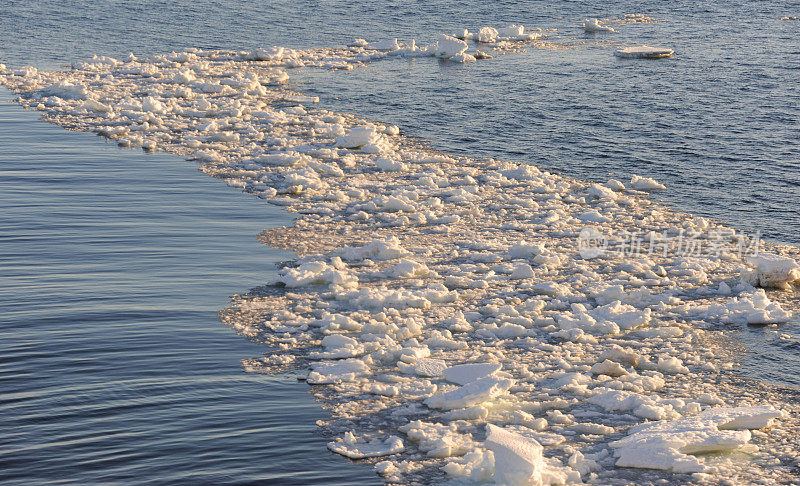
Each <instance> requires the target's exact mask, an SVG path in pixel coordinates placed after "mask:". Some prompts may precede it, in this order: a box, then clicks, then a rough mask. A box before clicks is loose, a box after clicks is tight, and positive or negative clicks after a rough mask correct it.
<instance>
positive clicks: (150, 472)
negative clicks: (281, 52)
mask: <svg viewBox="0 0 800 486" xmlns="http://www.w3.org/2000/svg"><path fill="white" fill-rule="evenodd" d="M0 207H2V208H3V210H2V212H0V281H1V282H2V285H0V423H2V430H3V433H2V434H0V482H2V483H3V484H43V483H72V484H91V483H101V482H103V483H105V482H112V483H119V482H125V483H136V484H149V483H173V482H183V483H185V482H190V483H214V484H225V483H237V484H239V483H243V482H251V481H252V482H262V483H268V484H269V483H274V482H275V481H278V479H279V480H280V484H298V485H302V484H309V483H313V482H323V483H327V482H330V483H337V484H364V483H365V482H370V481H375V477H374V475H373V473H372V471H371V470H370V469H369V468H359V467H356V466H353V465H348V464H347V463H346V462H345V461H342V460H341V459H340V458H339V457H338V456H334V455H333V454H330V453H328V452H327V451H326V450H325V442H326V441H325V439H324V438H322V437H321V436H319V435H317V434H316V433H315V432H316V425H315V421H316V420H317V419H318V418H320V417H321V416H322V412H321V410H320V409H319V406H318V405H317V404H315V403H314V401H313V400H312V398H311V396H310V395H308V387H307V386H306V385H305V384H301V383H298V382H297V381H296V379H295V378H294V377H293V376H275V377H268V376H265V375H257V374H247V373H244V372H243V370H242V367H241V364H240V360H241V359H244V358H250V357H258V356H261V355H262V353H263V347H262V346H259V345H257V344H253V343H250V342H249V341H247V340H246V339H244V338H242V337H239V336H237V335H236V334H235V333H234V332H233V331H232V330H231V329H229V328H227V327H225V326H224V325H222V324H221V323H220V322H219V319H218V318H217V312H218V310H219V309H221V308H222V307H224V306H225V305H226V304H227V302H228V296H229V295H231V294H233V293H236V292H241V291H245V290H247V289H248V288H249V287H252V286H256V285H261V284H263V282H264V281H265V280H268V279H270V278H271V277H272V276H273V275H274V274H273V271H274V265H273V262H274V261H275V260H276V259H279V258H286V257H287V254H285V253H282V252H278V251H275V250H271V249H268V248H267V247H265V246H263V245H261V244H259V243H258V242H257V241H256V240H255V234H256V233H257V232H258V231H260V230H261V229H263V228H264V227H266V226H270V225H276V224H286V223H288V222H290V221H291V219H290V218H289V217H288V216H287V215H285V214H283V213H280V212H278V211H276V210H275V209H272V208H268V207H267V206H266V205H265V204H264V203H263V202H261V201H259V200H257V199H254V198H250V197H247V196H245V195H243V194H241V193H238V192H236V191H233V190H229V189H228V188H227V187H226V185H225V184H224V183H221V182H219V181H216V180H213V179H210V178H209V177H207V176H206V175H204V174H201V173H199V172H197V170H196V167H195V166H194V165H193V164H192V163H189V162H185V161H182V160H181V159H179V158H177V157H173V156H167V155H164V154H156V155H146V154H143V153H141V152H133V151H123V150H120V149H117V148H116V147H115V146H114V145H109V144H106V143H103V142H102V140H101V139H99V138H97V137H96V136H93V135H89V134H84V133H69V132H66V131H64V130H62V129H61V128H59V127H55V126H51V125H48V124H46V123H43V122H41V121H38V120H37V114H36V113H34V112H25V111H23V110H22V108H20V107H19V106H17V105H13V104H10V102H9V96H8V94H7V92H5V91H4V92H3V95H2V100H1V101H0ZM287 438H291V440H290V441H289V440H287ZM311 458H313V460H312V459H311ZM274 484H277V483H274Z"/></svg>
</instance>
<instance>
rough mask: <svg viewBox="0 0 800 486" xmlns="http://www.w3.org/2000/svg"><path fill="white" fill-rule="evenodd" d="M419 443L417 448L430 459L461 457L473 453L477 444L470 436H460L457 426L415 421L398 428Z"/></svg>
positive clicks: (409, 438) (411, 439)
mask: <svg viewBox="0 0 800 486" xmlns="http://www.w3.org/2000/svg"><path fill="white" fill-rule="evenodd" d="M398 430H399V431H400V432H403V433H404V434H406V435H407V436H408V440H410V441H412V442H416V443H417V447H418V448H419V450H421V451H422V452H425V453H426V454H427V456H428V457H451V456H460V455H463V454H466V453H467V452H469V451H471V450H472V449H473V448H474V447H475V443H474V442H473V440H472V437H471V435H469V434H460V433H459V432H458V428H457V426H456V425H455V424H450V425H442V424H434V423H428V422H423V421H421V420H414V421H413V422H409V423H408V424H406V425H402V426H400V427H398Z"/></svg>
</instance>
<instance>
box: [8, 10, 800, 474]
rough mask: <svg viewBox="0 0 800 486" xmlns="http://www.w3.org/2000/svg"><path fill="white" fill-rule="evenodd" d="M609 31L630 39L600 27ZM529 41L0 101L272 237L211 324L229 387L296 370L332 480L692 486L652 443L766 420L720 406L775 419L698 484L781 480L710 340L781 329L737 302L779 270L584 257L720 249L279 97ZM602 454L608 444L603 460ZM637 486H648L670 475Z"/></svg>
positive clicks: (194, 75) (21, 75)
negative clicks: (748, 457)
mask: <svg viewBox="0 0 800 486" xmlns="http://www.w3.org/2000/svg"><path fill="white" fill-rule="evenodd" d="M628 21H630V22H639V21H641V22H645V21H647V20H646V17H644V16H636V17H630V18H628V17H626V18H625V19H617V20H613V21H612V20H607V19H606V20H603V21H602V24H603V25H612V22H615V23H613V25H617V23H625V22H628ZM540 37H541V33H540V32H538V31H533V30H531V31H528V30H526V29H525V28H524V27H522V26H519V25H513V26H509V27H507V28H500V29H498V28H495V27H484V28H481V29H480V30H479V31H478V32H476V33H470V32H469V31H464V32H463V33H462V34H459V35H457V36H452V37H450V36H441V37H439V38H438V40H437V41H436V43H435V44H432V45H427V46H418V45H417V44H416V43H415V42H408V43H406V42H400V41H396V40H395V39H390V40H389V41H386V42H384V41H378V42H372V43H370V42H368V41H366V40H357V41H355V42H353V43H352V44H351V45H350V46H345V47H335V48H320V49H306V50H303V49H286V48H282V47H271V48H269V47H268V48H262V49H256V50H247V51H224V50H200V49H193V50H189V51H186V52H176V53H169V54H164V55H159V56H153V57H151V58H146V59H145V58H138V57H136V56H128V57H126V58H124V59H119V60H117V59H111V58H103V57H93V58H90V59H87V60H85V61H83V62H79V63H75V64H74V68H73V69H72V70H69V71H65V72H46V71H37V70H36V69H35V68H24V69H12V70H4V71H2V72H0V82H2V83H3V84H4V85H6V86H7V87H9V89H11V90H12V91H14V92H15V93H17V94H18V96H19V98H18V101H19V102H20V103H22V104H23V105H24V106H27V107H29V108H34V109H37V110H40V111H41V112H42V114H43V116H44V118H45V119H47V120H48V121H52V122H54V123H57V124H59V125H61V126H64V127H66V128H69V129H76V130H91V131H95V132H96V133H99V134H101V135H103V136H104V137H106V138H108V139H110V140H114V141H116V142H117V143H118V144H120V145H121V146H125V147H142V148H149V149H151V150H163V151H167V152H171V153H175V154H179V155H181V156H183V157H186V158H187V159H191V160H194V161H196V162H197V163H198V165H199V166H200V168H201V170H202V171H204V172H205V173H207V174H209V175H211V176H214V177H217V178H219V179H222V180H224V181H225V182H227V184H228V185H230V186H231V187H235V188H238V189H240V190H242V191H244V192H247V193H249V194H253V195H255V196H257V197H260V198H262V199H264V200H265V201H267V202H269V203H271V204H274V205H277V206H280V207H283V208H286V209H287V210H288V211H290V212H292V213H293V214H295V215H296V216H297V220H296V222H295V223H294V225H292V226H291V227H285V228H273V229H270V230H266V231H265V232H263V233H262V234H261V235H260V239H261V240H262V241H264V242H266V243H268V244H270V245H272V246H274V247H276V248H283V249H288V250H293V251H295V252H297V256H296V257H294V258H293V259H291V261H288V262H284V263H282V264H281V265H280V269H279V270H278V272H277V277H276V278H275V281H274V282H272V284H270V285H265V286H264V287H260V288H257V289H253V290H252V291H250V292H249V293H247V294H242V295H237V296H235V297H234V298H233V301H232V304H231V306H230V307H229V308H227V309H225V310H224V311H222V312H220V317H221V319H222V320H223V321H224V322H225V323H226V324H228V325H230V326H231V327H233V328H234V329H236V331H237V332H240V333H242V334H243V335H245V336H247V337H249V338H251V339H254V340H257V341H259V342H263V343H265V344H266V345H267V346H269V351H268V353H267V356H265V357H263V358H259V359H253V360H247V361H246V363H245V368H246V369H247V370H250V371H259V372H277V371H284V370H287V369H298V370H307V375H306V381H307V382H308V384H309V385H311V386H312V390H313V393H314V394H315V396H316V397H317V398H318V399H319V400H320V401H321V402H322V403H323V406H324V407H325V408H326V410H327V411H328V412H329V417H328V418H326V419H324V420H321V421H320V426H321V427H323V428H324V429H325V432H326V433H327V434H330V435H331V436H333V437H340V438H339V439H336V440H334V441H332V442H331V444H330V445H329V447H330V448H331V449H332V450H333V451H335V452H337V453H339V454H342V455H345V456H347V457H350V458H353V459H367V460H369V458H372V457H379V456H384V455H391V457H387V458H385V459H383V460H381V461H380V462H377V463H376V464H375V470H376V472H377V473H378V474H380V475H381V476H382V477H383V478H385V480H386V481H389V482H394V483H411V482H417V483H431V482H439V480H442V479H443V478H444V476H445V475H446V476H447V477H449V478H452V479H455V478H458V480H462V481H474V482H495V483H515V484H516V483H520V482H521V483H522V484H525V483H526V482H527V483H530V484H537V481H538V483H540V484H544V483H547V482H562V483H563V482H578V481H584V482H588V483H596V484H598V483H599V484H609V483H615V482H616V483H618V482H625V481H626V480H627V479H626V478H630V477H631V476H630V473H629V472H625V471H624V470H620V469H619V468H618V466H617V465H616V464H617V463H618V462H619V461H622V462H621V463H620V466H619V467H623V465H624V464H626V462H625V461H630V462H629V464H631V465H632V466H633V467H638V466H639V465H641V464H643V463H644V462H645V460H644V459H641V458H640V457H639V456H636V455H635V451H636V450H638V449H641V447H638V446H636V445H634V444H639V442H638V441H639V440H640V439H641V440H643V441H644V443H645V444H650V443H651V441H652V444H653V447H654V449H653V450H654V451H655V452H654V453H653V455H652V457H650V458H647V460H650V459H652V461H653V463H654V464H661V465H663V466H665V469H664V470H666V469H670V470H674V469H675V468H676V467H677V469H678V470H680V469H681V468H682V467H684V468H685V469H687V470H688V469H692V468H694V469H696V467H695V466H693V465H694V464H695V463H694V462H693V461H694V459H692V458H694V456H687V457H688V459H687V458H686V457H683V456H686V454H687V453H688V454H692V453H693V452H692V451H696V449H692V446H685V447H684V446H680V447H676V448H673V447H672V445H671V444H673V442H672V441H673V440H678V439H681V440H682V439H685V437H681V435H682V434H681V433H679V432H678V431H679V430H695V431H699V432H698V435H696V437H701V436H703V434H706V435H705V437H709V438H710V439H709V440H712V439H713V440H716V439H714V438H719V437H721V436H719V435H717V434H719V433H720V428H721V429H722V431H723V432H730V431H728V430H727V429H726V428H725V427H732V426H734V425H735V426H736V427H740V426H742V427H744V426H747V427H749V426H759V424H760V423H765V422H764V421H763V420H762V419H763V418H764V417H765V416H766V415H763V416H759V415H757V414H752V413H750V412H747V413H744V412H742V413H739V412H737V413H738V415H737V413H733V412H730V413H727V412H726V413H727V415H725V414H723V415H725V417H727V418H724V417H723V418H720V415H719V414H720V413H721V412H719V410H717V411H716V412H714V411H713V410H715V409H718V408H720V407H721V406H724V405H727V404H741V403H742V400H746V401H747V402H749V403H751V404H756V403H773V404H774V405H775V406H776V409H777V408H780V409H781V410H787V411H790V412H793V413H791V414H788V415H787V416H786V417H785V418H784V419H783V420H781V421H778V422H776V424H775V425H774V429H775V430H774V431H770V430H764V431H763V432H753V433H752V437H748V439H750V440H752V442H754V443H755V442H758V443H759V444H762V445H765V447H762V448H761V450H759V451H755V450H751V449H752V448H750V446H749V445H747V444H744V442H747V441H744V442H742V440H739V439H740V438H743V437H744V435H743V434H744V432H745V431H737V432H735V433H737V434H739V433H741V434H742V435H741V437H740V436H735V437H737V440H736V441H734V442H733V443H732V444H736V447H735V448H733V449H734V450H738V451H742V450H744V451H747V452H748V453H752V454H754V455H755V456H756V457H757V459H758V460H757V461H753V462H752V463H751V462H749V461H741V463H731V464H728V463H726V464H725V467H724V468H722V469H720V468H719V467H718V466H713V467H704V468H703V469H702V471H704V473H708V474H711V473H715V472H717V473H719V474H720V475H721V476H726V477H730V478H733V479H732V481H734V482H748V481H751V480H754V479H756V478H757V479H765V480H766V481H772V482H780V481H783V480H785V479H786V478H787V477H788V476H787V474H789V473H787V471H788V469H787V467H788V466H786V464H788V463H789V462H791V458H793V457H796V444H795V443H793V442H792V439H791V437H796V436H797V434H796V433H794V432H795V431H796V430H800V428H798V424H797V420H796V419H795V416H796V411H797V405H796V404H794V403H792V402H791V401H789V400H783V399H782V398H781V396H780V394H778V393H777V392H775V391H774V390H771V389H768V388H758V387H755V386H748V389H747V390H746V391H745V390H743V389H742V386H741V385H739V384H738V383H737V381H736V380H738V378H733V375H732V373H731V371H732V370H735V369H736V367H737V366H738V365H737V364H736V356H735V355H733V353H732V350H731V349H730V346H727V345H726V344H720V343H727V341H726V336H727V334H726V333H728V332H730V329H732V328H738V326H735V325H730V324H735V323H771V324H778V323H781V322H786V321H788V320H791V319H792V318H793V315H794V312H796V310H797V307H798V306H797V303H796V301H795V299H794V298H793V297H792V295H791V292H784V291H780V290H765V289H760V288H759V289H756V288H753V287H752V286H753V285H755V286H761V287H768V288H770V287H786V286H787V285H789V284H790V283H791V282H792V280H796V271H797V267H796V264H793V262H794V261H795V260H796V258H797V251H796V249H792V248H781V249H780V251H778V250H779V249H776V248H772V245H771V244H770V245H767V246H766V248H767V249H769V251H770V252H772V251H774V252H775V255H778V254H780V255H782V256H781V257H772V256H769V255H770V253H761V254H760V257H759V258H756V257H753V258H748V256H752V255H743V254H741V253H740V252H737V251H735V248H734V249H730V248H729V249H723V250H722V251H720V253H719V254H718V255H672V254H664V253H663V252H657V251H653V252H647V251H642V252H639V253H633V252H631V251H630V248H629V247H626V248H628V249H627V250H626V251H627V253H625V252H622V253H611V252H606V253H598V254H596V255H594V257H593V258H584V257H583V256H582V255H581V251H580V249H579V241H578V238H579V235H581V234H582V233H583V230H584V229H587V227H591V229H593V230H594V231H595V233H592V234H595V235H598V238H601V237H604V235H605V236H608V237H609V239H611V241H617V240H616V239H615V238H618V237H619V235H620V234H621V235H622V236H624V235H625V232H626V231H627V232H629V233H630V232H633V231H644V230H646V231H648V232H649V231H652V232H653V233H654V234H655V233H658V234H660V235H667V234H673V235H674V234H681V235H686V234H690V233H691V234H694V233H705V234H709V232H712V231H719V232H722V231H724V230H726V229H727V228H726V227H725V226H724V225H721V224H719V223H716V222H714V221H709V220H707V219H703V218H696V217H693V216H691V215H686V214H680V213H676V212H674V211H671V210H669V209H667V208H664V207H663V206H660V205H658V204H654V203H653V202H651V201H649V200H648V199H647V198H646V194H645V192H647V191H653V190H664V189H665V188H664V186H663V185H661V184H659V183H658V182H656V181H654V180H652V179H649V178H645V177H639V176H635V177H632V178H631V181H630V183H627V187H626V184H623V183H622V182H620V181H617V180H609V181H607V182H605V183H603V182H596V183H592V182H587V181H580V180H576V179H572V178H568V177H565V176H562V175H559V174H554V173H550V172H547V171H545V170H542V169H538V168H536V167H534V166H532V165H529V164H520V163H514V162H508V161H499V160H493V159H484V158H471V157H467V156H463V155H452V154H445V153H441V152H437V151H434V150H432V149H429V148H426V147H424V146H422V144H420V143H418V141H412V140H409V139H407V138H406V137H405V136H403V135H402V134H401V132H400V130H399V129H398V127H396V126H394V125H390V124H385V123H381V122H379V121H375V120H364V119H361V118H358V117H356V116H354V115H350V114H343V113H336V112H333V111H330V110H328V109H326V108H325V106H324V102H320V100H317V99H315V97H311V96H306V95H305V94H303V93H299V92H296V91H294V90H293V89H292V88H291V86H290V85H287V81H288V80H289V73H291V72H293V70H296V69H310V68H317V69H335V70H340V69H344V70H349V69H353V68H357V67H360V66H363V65H365V64H367V63H371V62H376V61H378V60H386V61H387V62H388V61H390V60H391V59H393V58H398V57H412V56H413V57H426V58H429V59H430V60H433V59H434V58H436V57H438V58H440V59H450V60H451V61H459V60H462V61H463V60H468V59H469V58H467V57H466V56H472V57H476V58H477V57H488V56H479V55H478V52H477V51H474V50H472V51H471V50H470V49H473V48H474V47H475V46H476V42H479V43H480V44H479V46H480V48H481V49H493V51H492V52H495V51H494V50H499V51H501V52H502V51H503V50H509V51H511V50H514V49H517V48H520V47H521V46H524V45H528V44H527V43H530V42H535V41H536V39H539V38H540ZM539 42H540V44H541V45H543V44H542V43H543V42H544V41H539ZM465 45H466V46H467V49H466V50H465V49H464V46H465ZM471 53H474V55H473V54H471ZM459 56H464V57H463V58H459ZM628 189H630V190H628ZM620 238H621V237H620ZM704 241H707V240H704ZM789 260H791V261H789ZM743 269H744V271H743ZM740 277H741V279H743V280H744V281H743V282H742V281H740ZM709 407H715V408H709ZM708 410H710V411H708ZM758 410H761V409H758ZM764 413H765V414H767V415H769V414H773V415H774V413H777V412H773V411H772V410H771V409H770V410H768V411H766V412H764ZM704 414H705V415H704ZM715 414H716V415H715ZM731 417H733V418H731ZM759 417H760V418H759ZM692 420H694V422H692ZM665 421H668V422H665ZM682 421H684V422H682ZM662 423H663V424H667V423H670V424H673V425H670V426H667V425H663V427H665V428H664V429H663V430H661V429H645V428H642V429H641V434H644V435H637V434H639V430H640V429H637V428H636V427H639V426H647V427H651V426H652V427H659V426H661V424H662ZM676 424H677V425H676ZM731 424H734V425H731ZM629 429H630V430H631V434H630V436H629V437H627V438H624V439H623V438H622V435H621V434H624V433H625V432H626V431H628V430H629ZM646 430H649V432H647V431H646ZM657 430H660V432H658V433H656V432H657ZM747 433H749V432H747ZM645 435H646V436H645ZM400 437H403V438H402V439H401V438H400ZM670 437H671V438H670ZM687 437H689V436H688V435H687ZM628 439H630V440H628ZM613 441H617V442H615V443H616V444H621V445H620V446H619V447H614V448H610V444H611V443H612V442H613ZM624 441H627V442H624ZM718 442H720V443H721V441H718ZM710 443H711V442H709V444H710ZM656 444H661V445H659V446H656ZM664 444H667V445H666V446H664ZM687 444H688V442H687ZM743 444H744V445H743ZM662 446H664V447H666V449H665V448H664V447H662ZM717 447H719V445H717ZM731 447H733V446H731ZM742 447H744V449H742ZM612 449H613V450H615V451H616V452H617V453H619V456H618V457H614V455H613V454H611V452H610V450H612ZM673 449H674V450H676V451H678V452H675V453H673V452H671V451H672V450H673ZM665 451H666V452H665ZM658 454H660V456H659V455H658ZM623 457H624V458H626V459H624V460H623ZM659 457H660V458H662V459H663V461H661V462H658V461H659V460H660V459H658V458H659ZM695 459H696V458H695ZM670 461H672V462H670ZM676 465H677V466H676ZM666 466H668V467H666ZM715 467H716V468H717V469H715ZM652 474H656V475H655V476H652V477H649V478H650V479H652V481H651V482H656V481H660V480H667V481H668V480H670V478H671V476H669V474H672V473H665V472H663V470H662V472H659V473H655V472H654V473H652ZM657 474H661V475H657ZM650 479H648V481H649V480H650Z"/></svg>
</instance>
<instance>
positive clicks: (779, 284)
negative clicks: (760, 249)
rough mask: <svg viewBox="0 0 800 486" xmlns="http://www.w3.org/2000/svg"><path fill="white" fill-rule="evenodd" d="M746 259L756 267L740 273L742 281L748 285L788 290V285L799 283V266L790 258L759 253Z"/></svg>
mask: <svg viewBox="0 0 800 486" xmlns="http://www.w3.org/2000/svg"><path fill="white" fill-rule="evenodd" d="M746 259H747V262H748V263H750V264H751V265H755V267H756V268H755V269H753V270H744V271H743V272H742V280H744V281H745V282H747V283H749V284H750V285H753V286H755V287H774V288H779V289H788V288H789V287H790V284H792V283H800V265H798V264H797V262H796V261H794V259H792V258H789V257H784V256H780V255H773V254H771V253H759V254H758V255H752V256H748V257H746Z"/></svg>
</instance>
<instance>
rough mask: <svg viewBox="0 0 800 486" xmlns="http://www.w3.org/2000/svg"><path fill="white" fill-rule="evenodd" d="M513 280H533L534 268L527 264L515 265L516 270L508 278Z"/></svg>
mask: <svg viewBox="0 0 800 486" xmlns="http://www.w3.org/2000/svg"><path fill="white" fill-rule="evenodd" d="M508 277H509V278H510V279H512V280H522V279H526V278H533V267H531V266H530V265H528V264H527V263H525V262H518V263H515V264H514V269H513V270H512V271H511V274H510V275H509V276H508Z"/></svg>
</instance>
